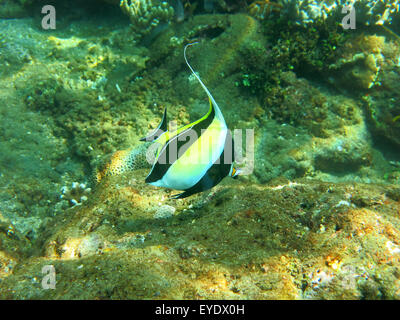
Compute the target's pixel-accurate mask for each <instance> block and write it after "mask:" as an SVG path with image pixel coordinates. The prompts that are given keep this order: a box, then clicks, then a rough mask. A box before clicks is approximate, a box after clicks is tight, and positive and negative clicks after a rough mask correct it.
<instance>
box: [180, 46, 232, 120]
mask: <svg viewBox="0 0 400 320" xmlns="http://www.w3.org/2000/svg"><path fill="white" fill-rule="evenodd" d="M195 44H198V42H193V43H189V44H187V45H186V46H185V49H184V50H183V56H184V58H185V61H186V64H187V66H188V67H189V69H190V71H192V74H193V75H194V76H195V77H196V79H197V80H198V81H199V82H200V84H201V86H202V87H203V89H204V91H205V92H206V93H207V96H208V98H209V100H210V107H211V108H214V109H215V115H216V116H217V118H219V119H220V120H221V121H224V122H225V120H224V116H223V115H222V112H221V109H220V108H219V106H218V104H217V102H216V101H215V100H214V98H213V96H212V95H211V93H210V91H208V89H207V87H206V86H205V84H204V83H203V81H201V79H200V77H199V76H198V75H197V74H196V72H195V71H194V70H193V68H192V66H191V65H190V64H189V62H188V60H187V58H186V49H187V48H188V47H190V46H193V45H195Z"/></svg>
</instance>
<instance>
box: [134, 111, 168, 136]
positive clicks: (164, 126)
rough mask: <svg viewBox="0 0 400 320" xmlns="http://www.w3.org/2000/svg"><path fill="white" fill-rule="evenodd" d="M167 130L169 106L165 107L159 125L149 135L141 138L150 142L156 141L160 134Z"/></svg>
mask: <svg viewBox="0 0 400 320" xmlns="http://www.w3.org/2000/svg"><path fill="white" fill-rule="evenodd" d="M165 131H167V107H165V109H164V114H163V117H162V119H161V122H160V124H159V125H158V127H157V128H156V129H155V130H154V131H153V132H152V133H150V134H149V135H148V136H146V137H143V138H141V139H140V141H148V142H151V141H154V140H156V139H157V138H158V137H159V136H161V135H162V134H163V133H164V132H165Z"/></svg>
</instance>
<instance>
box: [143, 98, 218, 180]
mask: <svg viewBox="0 0 400 320" xmlns="http://www.w3.org/2000/svg"><path fill="white" fill-rule="evenodd" d="M214 118H215V109H214V106H211V113H210V114H209V115H208V117H207V118H205V119H204V120H202V121H200V122H198V123H196V124H195V125H193V126H192V127H190V128H188V129H187V130H185V131H183V132H181V133H179V134H178V135H176V136H174V137H173V138H171V139H170V140H169V141H168V142H167V143H166V144H165V146H164V147H163V149H162V150H161V151H160V154H159V156H158V158H157V162H156V163H155V164H154V166H153V169H152V170H151V172H150V174H149V175H148V176H147V178H146V180H145V181H146V183H151V182H155V181H158V180H160V179H162V177H163V176H164V175H165V173H166V172H167V171H168V169H169V168H170V166H171V165H172V164H173V163H174V162H175V161H176V160H177V157H178V152H179V153H181V154H182V151H183V150H181V148H182V147H185V148H186V149H185V150H187V148H189V147H190V146H191V145H192V144H193V143H194V142H195V141H196V140H197V139H199V138H200V137H201V135H202V133H203V132H204V130H205V129H207V128H208V127H209V126H210V124H211V122H212V121H213V120H214ZM190 130H194V132H195V133H196V135H197V139H189V142H187V141H186V140H183V141H180V139H179V137H181V136H183V135H185V134H188V133H190ZM188 137H190V135H188ZM172 144H176V146H174V147H172ZM174 149H175V150H174Z"/></svg>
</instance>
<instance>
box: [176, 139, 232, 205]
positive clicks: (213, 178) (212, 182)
mask: <svg viewBox="0 0 400 320" xmlns="http://www.w3.org/2000/svg"><path fill="white" fill-rule="evenodd" d="M230 143H231V144H230ZM233 150H234V147H233V138H232V135H231V133H230V132H229V131H228V134H227V135H226V139H225V146H224V151H223V152H222V153H221V156H220V157H219V158H218V160H217V161H215V162H214V163H213V165H212V166H211V167H210V168H209V169H208V170H207V172H206V173H205V175H204V176H203V177H202V178H201V179H200V180H199V181H198V182H197V183H196V184H195V185H194V186H192V187H190V188H189V189H186V190H185V192H183V193H180V194H178V195H176V196H174V197H173V198H174V199H183V198H186V197H189V196H191V195H192V194H195V193H198V192H202V191H205V190H208V189H211V188H212V187H214V186H216V185H217V184H218V183H220V182H221V180H222V179H223V178H225V177H226V176H227V175H229V172H230V171H231V166H232V163H233V161H234V154H233ZM230 152H232V154H229V153H230Z"/></svg>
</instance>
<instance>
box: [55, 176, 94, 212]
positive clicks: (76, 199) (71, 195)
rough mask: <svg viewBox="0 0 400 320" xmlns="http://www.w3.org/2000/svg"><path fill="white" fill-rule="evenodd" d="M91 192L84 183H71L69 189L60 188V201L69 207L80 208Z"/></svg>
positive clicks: (65, 187)
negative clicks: (64, 201)
mask: <svg viewBox="0 0 400 320" xmlns="http://www.w3.org/2000/svg"><path fill="white" fill-rule="evenodd" d="M91 191H92V189H91V188H88V187H87V186H86V184H85V183H78V182H73V183H72V186H71V188H68V187H67V186H64V187H62V189H61V196H60V199H63V200H66V201H67V202H68V204H69V205H70V206H73V207H75V206H80V205H81V204H82V203H83V202H85V201H87V200H88V195H89V194H90V192H91Z"/></svg>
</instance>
